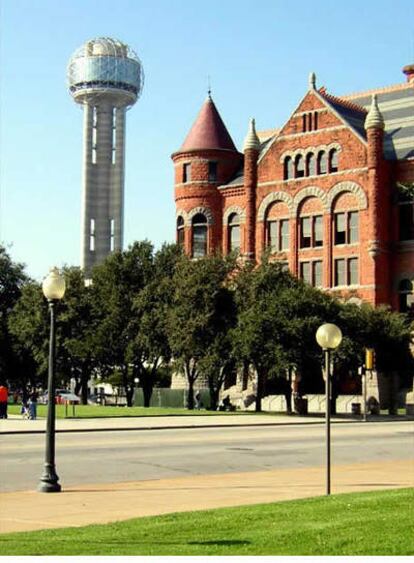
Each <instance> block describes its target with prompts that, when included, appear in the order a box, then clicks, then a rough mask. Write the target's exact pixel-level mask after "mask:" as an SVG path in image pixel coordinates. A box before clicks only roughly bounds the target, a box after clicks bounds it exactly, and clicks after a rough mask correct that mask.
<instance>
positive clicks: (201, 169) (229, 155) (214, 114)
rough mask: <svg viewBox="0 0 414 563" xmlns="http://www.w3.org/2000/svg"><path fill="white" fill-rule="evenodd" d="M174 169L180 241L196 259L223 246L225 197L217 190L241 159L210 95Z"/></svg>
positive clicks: (179, 152) (181, 150) (180, 150)
mask: <svg viewBox="0 0 414 563" xmlns="http://www.w3.org/2000/svg"><path fill="white" fill-rule="evenodd" d="M171 158H172V160H173V162H174V166H175V202H176V216H177V224H176V227H177V242H178V243H180V244H183V246H184V249H185V252H186V253H187V254H189V255H190V256H193V257H195V258H197V257H200V256H203V255H205V254H208V253H212V252H214V251H216V250H220V249H221V247H222V198H221V195H220V192H219V190H218V187H219V186H220V185H221V184H224V183H226V182H227V181H228V180H229V179H230V178H231V177H232V176H233V175H234V173H235V172H236V170H237V169H238V167H239V166H240V162H241V158H242V156H241V155H240V153H239V152H238V151H237V149H236V147H235V145H234V143H233V140H232V138H231V137H230V135H229V132H228V131H227V128H226V126H225V125H224V123H223V120H222V119H221V117H220V114H219V112H218V111H217V108H216V106H215V104H214V102H213V100H212V98H211V96H210V94H209V95H208V97H207V99H206V100H205V102H204V104H203V106H202V107H201V110H200V112H199V114H198V116H197V118H196V120H195V122H194V124H193V126H192V128H191V129H190V132H189V133H188V135H187V137H186V139H185V141H184V143H183V144H182V146H181V147H180V149H179V150H178V151H177V152H175V153H174V154H173V155H172V156H171Z"/></svg>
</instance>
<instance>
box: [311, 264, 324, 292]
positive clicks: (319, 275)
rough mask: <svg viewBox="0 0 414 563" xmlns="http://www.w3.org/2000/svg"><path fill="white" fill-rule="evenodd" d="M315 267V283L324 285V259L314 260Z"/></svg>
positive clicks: (320, 285)
mask: <svg viewBox="0 0 414 563" xmlns="http://www.w3.org/2000/svg"><path fill="white" fill-rule="evenodd" d="M312 269H313V272H312V274H313V285H314V286H315V287H322V260H316V261H315V262H312Z"/></svg>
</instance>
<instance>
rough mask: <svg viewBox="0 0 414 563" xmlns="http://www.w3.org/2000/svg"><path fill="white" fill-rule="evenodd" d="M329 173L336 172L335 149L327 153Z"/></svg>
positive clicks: (336, 155)
mask: <svg viewBox="0 0 414 563" xmlns="http://www.w3.org/2000/svg"><path fill="white" fill-rule="evenodd" d="M329 172H338V151H337V150H336V149H331V150H330V151H329Z"/></svg>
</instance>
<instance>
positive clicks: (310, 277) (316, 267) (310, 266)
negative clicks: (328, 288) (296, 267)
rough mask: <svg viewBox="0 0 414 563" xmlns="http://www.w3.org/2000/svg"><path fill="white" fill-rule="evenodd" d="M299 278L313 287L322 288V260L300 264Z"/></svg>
mask: <svg viewBox="0 0 414 563" xmlns="http://www.w3.org/2000/svg"><path fill="white" fill-rule="evenodd" d="M300 277H301V279H302V280H303V281H305V282H306V283H308V284H309V285H313V286H314V287H322V260H314V261H311V262H301V263H300Z"/></svg>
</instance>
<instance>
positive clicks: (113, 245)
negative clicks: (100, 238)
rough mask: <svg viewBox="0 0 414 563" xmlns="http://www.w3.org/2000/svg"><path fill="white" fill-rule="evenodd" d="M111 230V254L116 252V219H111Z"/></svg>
mask: <svg viewBox="0 0 414 563" xmlns="http://www.w3.org/2000/svg"><path fill="white" fill-rule="evenodd" d="M109 228H110V233H111V242H110V250H111V252H113V251H114V250H115V220H114V219H111V221H110V227H109Z"/></svg>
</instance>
